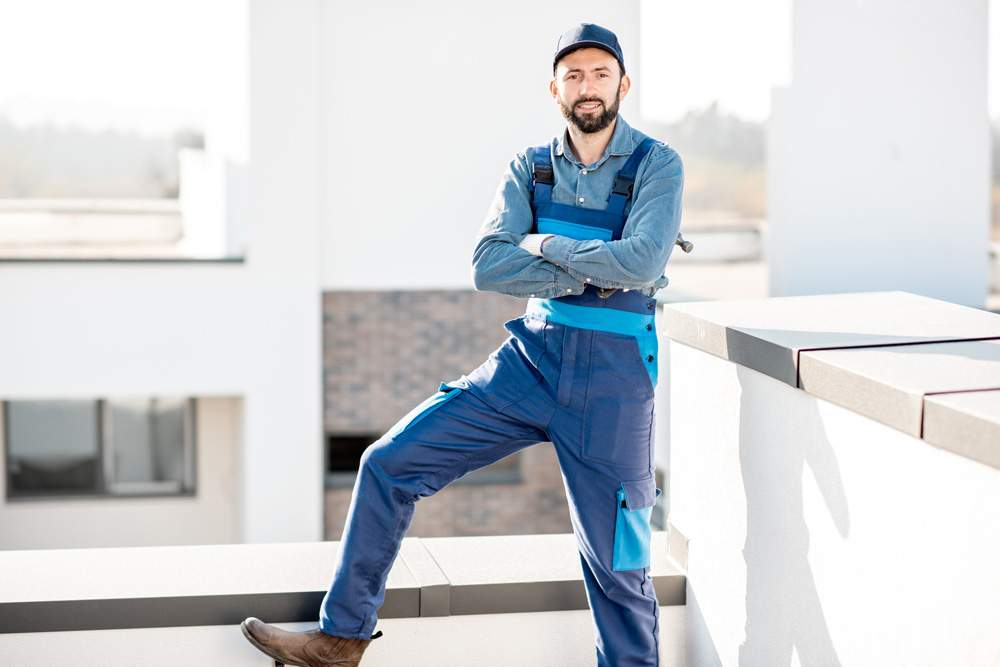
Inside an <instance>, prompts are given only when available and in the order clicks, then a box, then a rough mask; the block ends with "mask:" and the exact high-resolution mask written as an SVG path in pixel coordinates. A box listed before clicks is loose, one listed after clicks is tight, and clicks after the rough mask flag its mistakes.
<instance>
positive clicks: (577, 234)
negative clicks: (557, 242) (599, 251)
mask: <svg viewBox="0 0 1000 667" xmlns="http://www.w3.org/2000/svg"><path fill="white" fill-rule="evenodd" d="M538 233H539V234H558V235H559V236H568V237H569V238H571V239H576V240H577V241H588V240H590V239H600V240H601V241H610V240H611V235H612V231H611V230H610V229H595V228H594V227H591V226H590V225H578V224H576V223H574V222H566V221H565V220H553V219H552V218H539V219H538Z"/></svg>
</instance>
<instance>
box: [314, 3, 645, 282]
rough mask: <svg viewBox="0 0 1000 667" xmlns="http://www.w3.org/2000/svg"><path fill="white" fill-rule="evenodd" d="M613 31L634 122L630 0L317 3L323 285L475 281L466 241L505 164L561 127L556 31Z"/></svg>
mask: <svg viewBox="0 0 1000 667" xmlns="http://www.w3.org/2000/svg"><path fill="white" fill-rule="evenodd" d="M581 21H587V22H593V23H598V24H600V25H603V26H605V27H607V28H609V29H611V30H613V31H614V32H615V34H617V36H618V39H619V42H620V43H621V45H622V50H623V51H624V54H625V66H626V70H627V72H628V73H629V75H630V77H632V79H633V86H634V87H633V89H632V90H631V92H630V93H629V95H628V96H627V97H626V100H625V101H624V102H623V103H622V111H621V113H622V114H623V116H624V117H625V118H626V120H627V121H628V122H629V123H630V124H633V125H634V126H639V118H638V113H637V109H638V106H637V104H636V101H637V99H638V93H640V91H641V87H642V86H641V85H640V81H639V80H638V76H637V73H638V69H639V68H638V64H639V63H638V59H639V44H638V38H639V29H638V22H639V7H638V0H627V1H626V2H619V3H607V2H597V1H596V0H581V1H578V2H565V1H563V2H555V3H541V2H531V1H529V0H514V1H513V2H506V3H502V4H479V5H476V7H475V11H472V10H471V8H470V5H469V4H468V3H464V2H457V1H455V0H437V1H434V2H422V3H406V2H399V1H395V2H394V1H392V0H378V1H375V2H365V3H340V2H338V3H326V4H324V6H323V18H322V31H323V64H322V72H321V77H322V81H323V96H324V109H325V110H326V111H325V113H324V116H323V123H324V139H323V146H324V153H323V159H324V161H325V163H326V175H325V180H324V181H323V196H324V202H323V221H324V226H323V279H322V284H323V287H324V288H326V289H351V288H354V289H376V288H391V289H427V288H463V289H472V249H473V244H474V241H475V236H476V233H477V232H478V230H479V227H480V225H481V224H482V223H483V220H484V219H485V217H486V212H487V209H488V208H489V205H490V202H491V201H492V198H493V194H494V192H495V190H496V187H497V185H498V183H499V182H500V176H501V174H502V173H503V169H504V167H505V165H506V164H507V163H508V162H509V161H510V160H511V158H513V156H514V153H515V152H516V151H518V150H521V149H523V148H525V147H527V146H533V145H540V144H543V143H546V142H547V141H548V140H549V139H551V137H552V136H554V135H555V134H557V133H559V132H561V131H562V128H563V127H565V121H564V120H563V117H562V115H561V114H560V113H559V110H558V108H557V107H556V106H555V103H554V102H553V101H552V98H551V97H550V95H549V92H548V81H549V79H551V77H552V56H553V54H554V53H555V47H556V42H557V40H558V38H559V35H560V34H562V33H563V32H564V31H566V30H567V29H569V28H570V27H572V26H573V25H574V24H575V23H578V22H581Z"/></svg>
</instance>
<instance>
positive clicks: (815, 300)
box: [664, 291, 1000, 468]
mask: <svg viewBox="0 0 1000 667" xmlns="http://www.w3.org/2000/svg"><path fill="white" fill-rule="evenodd" d="M664 316H665V317H664V331H665V333H666V335H667V336H668V337H669V338H670V339H671V340H673V341H676V342H679V343H683V344H685V345H688V346H691V347H694V348H697V349H699V350H701V351H703V352H708V353H710V354H713V355H715V356H718V357H722V358H723V359H727V360H729V361H732V362H734V363H738V364H741V365H743V366H746V367H748V368H752V369H754V370H756V371H759V372H761V373H764V374H765V375H769V376H771V377H773V378H775V379H777V380H780V381H782V382H784V383H786V384H789V385H791V386H793V387H797V388H800V389H802V390H804V391H806V392H808V393H810V394H812V395H814V396H817V397H819V398H823V399H824V400H827V401H830V402H831V403H836V404H838V405H841V406H843V407H846V408H848V409H850V410H853V411H855V412H857V413H859V414H862V415H865V416H866V417H869V418H871V419H874V420H877V421H879V422H881V423H884V424H887V425H889V426H891V427H893V428H896V429H899V430H901V431H904V432H906V433H909V434H910V435H912V436H914V437H917V438H924V439H925V440H927V441H928V442H929V443H931V444H934V445H936V446H938V447H942V448H944V449H947V450H949V451H952V452H954V453H956V454H960V455H962V456H966V457H968V458H972V459H975V460H977V461H980V462H983V463H986V464H988V465H991V466H994V467H997V468H1000V436H998V433H1000V407H998V400H1000V399H998V398H997V393H998V392H997V391H996V390H1000V315H998V314H996V313H991V312H989V311H986V310H980V309H977V308H969V307H966V306H961V305H958V304H954V303H949V302H947V301H941V300H938V299H931V298H928V297H924V296H920V295H916V294H911V293H909V292H901V291H894V292H858V293H844V294H821V295H814V296H797V297H773V298H769V299H750V300H738V301H712V302H696V303H683V304H670V305H667V306H665V307H664Z"/></svg>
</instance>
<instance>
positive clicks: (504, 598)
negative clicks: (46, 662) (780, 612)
mask: <svg viewBox="0 0 1000 667" xmlns="http://www.w3.org/2000/svg"><path fill="white" fill-rule="evenodd" d="M339 548H340V543H339V542H302V543H281V544H224V545H197V546H170V547H124V548H117V547H116V548H92V549H39V550H11V551H0V573H3V576H2V577H0V633H10V632H46V631H59V630H103V629H123V628H141V627H179V626H194V625H230V624H232V625H238V624H239V623H240V622H241V621H242V620H243V619H244V618H246V617H247V616H257V617H258V618H261V619H262V620H264V621H267V622H271V623H294V622H309V621H317V622H318V620H319V607H320V604H321V603H322V600H323V597H324V595H325V594H326V591H327V588H328V587H329V584H330V578H331V577H332V576H333V572H334V567H335V564H336V557H337V553H338V552H337V550H338V549H339ZM666 550H667V536H666V533H664V532H663V531H654V532H653V542H652V551H653V553H654V554H657V556H656V557H654V559H653V563H652V566H651V568H650V571H649V572H650V575H651V577H652V580H653V585H654V587H655V588H656V591H657V596H658V599H659V601H660V604H661V605H683V604H684V603H685V577H684V575H683V574H682V573H681V572H679V571H678V570H677V569H676V568H675V567H674V566H673V564H672V562H671V561H670V560H669V558H667V557H665V554H666ZM574 560H575V568H573V567H571V566H570V563H571V562H572V561H574ZM484 563H486V565H485V566H484ZM587 607H588V605H587V598H586V592H585V589H584V586H583V578H582V571H581V568H580V561H579V554H578V551H577V544H576V539H575V537H574V536H573V534H572V533H566V534H556V535H519V536H487V537H460V538H416V537H407V538H404V540H403V544H402V545H401V547H400V553H399V557H398V558H397V559H396V561H395V562H394V563H393V567H392V569H391V570H390V573H389V578H388V582H387V587H386V595H385V600H384V602H383V604H382V606H381V607H380V609H379V617H381V618H407V617H418V616H441V615H448V614H489V613H517V612H526V611H560V610H567V609H586V608H587Z"/></svg>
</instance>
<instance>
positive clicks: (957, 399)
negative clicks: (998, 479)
mask: <svg viewBox="0 0 1000 667" xmlns="http://www.w3.org/2000/svg"><path fill="white" fill-rule="evenodd" d="M924 440H926V441H927V442H929V443H931V444H932V445H935V446H937V447H941V448H943V449H947V450H949V451H952V452H955V453H956V454H961V455H962V456H966V457H968V458H970V459H974V460H976V461H979V462H981V463H985V464H986V465H990V466H993V467H994V468H1000V391H972V392H963V393H951V394H939V395H937V396H928V397H927V398H926V399H925V400H924Z"/></svg>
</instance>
